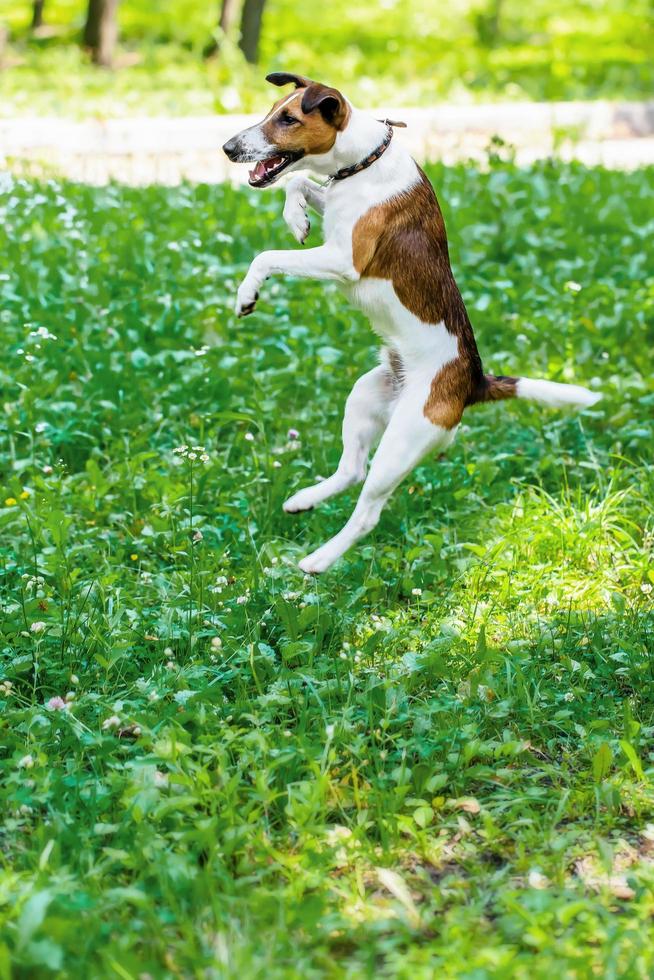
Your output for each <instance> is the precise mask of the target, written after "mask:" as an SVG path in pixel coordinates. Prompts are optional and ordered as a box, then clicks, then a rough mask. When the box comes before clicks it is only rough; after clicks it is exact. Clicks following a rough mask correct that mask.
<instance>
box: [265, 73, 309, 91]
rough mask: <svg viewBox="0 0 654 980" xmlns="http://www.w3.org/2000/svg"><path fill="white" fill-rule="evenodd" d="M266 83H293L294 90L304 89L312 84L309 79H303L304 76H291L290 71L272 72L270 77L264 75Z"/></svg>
mask: <svg viewBox="0 0 654 980" xmlns="http://www.w3.org/2000/svg"><path fill="white" fill-rule="evenodd" d="M266 81H267V82H271V83H272V84H273V85H290V84H291V82H293V84H294V85H295V87H296V88H306V87H307V86H308V85H311V84H312V83H311V79H310V78H305V77H304V75H293V74H292V73H291V72H290V71H274V72H272V73H271V74H270V75H266Z"/></svg>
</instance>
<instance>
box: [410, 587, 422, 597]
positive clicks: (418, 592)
mask: <svg viewBox="0 0 654 980" xmlns="http://www.w3.org/2000/svg"><path fill="white" fill-rule="evenodd" d="M411 595H416V596H421V595H422V589H411Z"/></svg>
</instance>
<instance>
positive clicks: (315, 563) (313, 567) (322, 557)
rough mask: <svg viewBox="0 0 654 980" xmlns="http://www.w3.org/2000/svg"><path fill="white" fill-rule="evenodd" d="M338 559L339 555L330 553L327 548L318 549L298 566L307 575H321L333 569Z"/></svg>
mask: <svg viewBox="0 0 654 980" xmlns="http://www.w3.org/2000/svg"><path fill="white" fill-rule="evenodd" d="M337 558H338V555H334V554H332V553H330V550H329V549H328V548H327V547H326V546H323V547H322V548H318V550H317V551H314V552H313V554H311V555H307V556H306V558H303V559H302V561H300V562H299V563H298V564H299V567H300V568H301V569H302V571H303V572H306V574H307V575H321V574H322V572H326V571H327V569H328V568H331V566H332V565H333V564H334V562H335V561H336V559H337Z"/></svg>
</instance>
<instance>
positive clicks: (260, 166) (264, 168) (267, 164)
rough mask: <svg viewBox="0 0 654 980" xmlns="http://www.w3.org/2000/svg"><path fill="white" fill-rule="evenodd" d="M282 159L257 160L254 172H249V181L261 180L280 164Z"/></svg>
mask: <svg viewBox="0 0 654 980" xmlns="http://www.w3.org/2000/svg"><path fill="white" fill-rule="evenodd" d="M283 159H284V158H283V157H270V159H269V160H259V161H257V165H256V167H255V168H254V170H251V171H250V179H251V180H263V178H264V177H265V176H266V174H267V173H269V172H270V171H271V170H274V169H275V167H278V166H279V164H280V163H281V162H282V160H283Z"/></svg>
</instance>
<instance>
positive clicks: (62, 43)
mask: <svg viewBox="0 0 654 980" xmlns="http://www.w3.org/2000/svg"><path fill="white" fill-rule="evenodd" d="M653 12H654V6H653V4H652V0H531V2H529V3H525V2H524V0H448V2H444V0H441V2H438V0H358V2H357V3H352V2H350V0H330V2H329V3H322V4H320V5H316V4H314V3H301V2H296V0H206V2H203V0H159V2H157V3H152V2H148V0H0V65H1V71H0V100H1V101H0V115H2V116H4V117H7V116H12V115H15V114H30V115H35V114H55V115H64V116H68V117H75V118H79V117H88V116H105V117H107V116H113V117H116V116H125V115H134V114H138V115H161V114H164V115H177V116H180V115H189V114H192V115H198V114H210V113H225V112H247V111H251V110H255V111H256V110H259V109H261V108H263V107H265V106H266V105H268V103H269V102H270V94H271V93H270V89H269V87H268V86H266V85H265V83H264V82H263V76H264V75H265V73H266V72H267V71H270V70H273V69H279V68H286V69H291V70H297V71H301V72H302V73H304V74H307V75H310V76H312V77H314V76H315V77H317V78H320V79H325V80H328V81H330V82H331V83H333V84H335V85H337V86H342V87H343V88H344V89H345V90H346V91H347V92H348V94H349V95H350V96H351V98H352V99H353V101H356V102H357V103H359V104H361V105H364V106H366V105H367V106H377V105H380V104H394V105H405V106H421V105H425V106H431V105H434V104H435V103H439V102H443V101H447V102H456V103H466V102H479V101H497V100H513V101H515V100H524V99H529V100H538V101H543V100H545V101H550V100H563V101H567V100H578V99H584V100H585V99H597V98H602V99H628V100H634V99H643V98H649V97H651V94H652V90H653V80H654V34H653V30H652V14H653Z"/></svg>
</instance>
